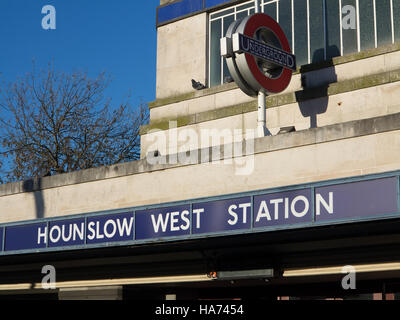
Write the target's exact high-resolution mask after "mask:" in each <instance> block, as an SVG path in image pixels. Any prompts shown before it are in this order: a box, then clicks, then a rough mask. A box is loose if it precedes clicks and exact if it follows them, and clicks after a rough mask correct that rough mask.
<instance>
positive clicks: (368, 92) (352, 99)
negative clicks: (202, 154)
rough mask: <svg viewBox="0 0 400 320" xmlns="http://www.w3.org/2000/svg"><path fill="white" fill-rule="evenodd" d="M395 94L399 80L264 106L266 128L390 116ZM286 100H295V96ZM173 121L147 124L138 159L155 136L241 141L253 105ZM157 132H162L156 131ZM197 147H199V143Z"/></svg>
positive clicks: (253, 118) (399, 105) (252, 118)
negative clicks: (214, 135) (211, 135)
mask: <svg viewBox="0 0 400 320" xmlns="http://www.w3.org/2000/svg"><path fill="white" fill-rule="evenodd" d="M346 91H347V90H346ZM399 94H400V81H398V82H393V83H391V82H389V83H386V84H383V85H377V86H371V87H368V88H363V89H359V90H354V91H347V92H344V93H340V94H334V95H331V96H326V97H321V98H314V99H310V100H304V101H299V102H294V103H293V102H292V103H285V102H284V103H283V104H282V105H279V106H277V107H268V109H267V113H266V114H267V116H266V119H267V128H268V129H269V131H270V132H271V133H272V134H277V133H278V132H279V130H280V128H283V127H288V126H294V127H295V128H296V130H297V131H299V130H305V129H308V128H314V127H323V126H327V125H332V124H335V123H342V122H348V121H354V120H358V119H367V118H373V117H379V116H383V115H387V114H394V113H397V112H400V102H399V101H398V96H399ZM290 98H293V99H294V100H296V97H290ZM293 99H292V100H293ZM271 103H272V102H271ZM274 103H276V104H280V102H279V101H275V102H274ZM267 104H268V103H267ZM177 120H178V121H177V122H176V126H177V127H178V128H177V129H170V125H173V123H170V122H169V121H165V122H159V123H157V122H155V123H153V124H151V125H150V128H149V129H150V131H148V132H147V134H144V133H145V132H142V135H141V146H142V150H141V151H142V155H141V156H142V158H144V157H145V155H146V154H147V153H148V152H150V151H152V150H154V148H153V146H154V142H155V141H157V140H159V137H162V136H165V137H167V138H168V137H169V136H170V135H173V134H174V132H176V133H175V134H176V135H178V136H181V137H185V136H186V135H187V134H188V133H191V132H192V131H193V132H194V133H195V135H197V136H199V137H200V136H201V134H202V132H204V131H205V130H217V131H219V132H221V133H222V132H223V131H226V130H230V132H231V134H234V135H235V136H236V135H237V134H238V137H237V138H238V139H242V138H243V137H244V134H245V132H246V130H248V129H253V130H255V129H256V127H257V103H256V101H254V102H251V103H248V104H243V105H236V106H232V107H230V108H222V109H217V110H214V111H207V112H203V113H198V114H196V115H190V116H185V117H181V118H177ZM238 129H240V130H241V132H242V133H243V134H242V133H240V132H239V133H236V134H235V130H238ZM159 130H163V131H162V132H158V131H159ZM168 139H169V138H168ZM179 140H181V141H180V142H179V144H178V148H180V147H185V148H187V149H190V148H194V149H196V148H197V146H196V145H193V146H191V145H190V143H189V142H188V141H186V140H184V139H183V138H181V139H179ZM220 143H223V142H218V141H215V142H214V143H212V144H211V143H210V144H207V143H206V142H205V141H202V146H203V147H207V146H209V145H218V144H220ZM197 144H198V145H200V144H199V142H197ZM169 149H171V148H168V149H163V150H160V151H162V153H163V154H166V153H171V152H172V153H173V152H174V151H173V150H172V151H170V150H169Z"/></svg>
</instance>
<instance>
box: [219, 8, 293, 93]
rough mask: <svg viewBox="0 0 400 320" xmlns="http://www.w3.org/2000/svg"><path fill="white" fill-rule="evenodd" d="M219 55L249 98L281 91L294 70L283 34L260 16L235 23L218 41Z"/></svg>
mask: <svg viewBox="0 0 400 320" xmlns="http://www.w3.org/2000/svg"><path fill="white" fill-rule="evenodd" d="M221 55H222V56H224V57H225V58H226V62H227V65H228V69H229V72H230V74H231V76H232V78H233V80H235V82H236V83H237V85H238V86H239V87H240V88H241V89H242V91H243V92H245V93H246V94H248V95H249V96H257V95H258V93H259V92H260V91H263V92H265V93H267V94H271V93H278V92H282V91H283V90H285V89H286V87H287V86H288V85H289V83H290V80H291V78H292V73H293V71H295V70H296V57H295V56H294V55H292V54H291V50H290V46H289V42H288V40H287V38H286V36H285V33H284V32H283V30H282V28H281V27H280V26H279V24H278V23H277V22H276V21H275V20H274V19H272V18H271V17H270V16H268V15H266V14H263V13H256V14H253V15H251V16H248V17H246V18H244V19H242V20H237V21H234V22H233V23H232V24H231V25H230V26H229V28H228V31H227V33H226V36H225V38H222V39H221Z"/></svg>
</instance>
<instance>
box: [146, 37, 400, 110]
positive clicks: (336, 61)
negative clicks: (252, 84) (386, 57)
mask: <svg viewBox="0 0 400 320" xmlns="http://www.w3.org/2000/svg"><path fill="white" fill-rule="evenodd" d="M399 50H400V42H399V43H394V44H390V45H385V46H382V47H379V48H373V49H369V50H365V51H362V52H356V53H352V54H348V55H345V56H340V57H335V58H333V59H331V60H326V61H323V62H320V63H311V64H307V65H304V66H301V67H299V68H297V71H296V72H294V74H299V73H300V74H303V73H307V72H311V71H316V70H320V69H325V68H329V67H332V66H336V65H340V64H344V63H349V62H354V61H357V60H362V59H366V58H371V57H375V56H379V55H382V54H387V53H391V52H395V51H399ZM233 89H239V87H238V86H237V85H236V83H226V84H223V85H219V86H215V87H211V88H207V89H204V90H200V91H192V92H188V93H185V94H182V95H178V96H172V97H167V98H161V99H157V100H155V101H153V102H150V103H149V108H150V109H153V108H158V107H162V106H165V105H169V104H172V103H178V102H182V101H185V100H190V99H195V98H199V97H204V96H208V95H212V94H216V93H220V92H224V91H228V90H233Z"/></svg>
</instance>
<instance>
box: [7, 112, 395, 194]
mask: <svg viewBox="0 0 400 320" xmlns="http://www.w3.org/2000/svg"><path fill="white" fill-rule="evenodd" d="M396 130H400V113H396V114H391V115H386V116H382V117H376V118H370V119H365V120H356V121H351V122H345V123H340V124H334V125H330V126H326V127H321V128H313V129H308V130H303V131H298V132H293V133H287V134H282V135H277V136H269V137H263V138H257V139H255V141H254V154H258V153H265V152H273V151H278V150H282V149H290V148H297V147H302V146H307V145H312V144H320V143H327V142H331V141H336V140H343V139H350V138H357V137H362V136H366V135H372V134H378V133H384V132H389V131H396ZM225 148H227V149H228V150H232V146H228V147H227V146H224V145H221V146H217V147H210V148H205V149H199V150H196V151H197V153H196V152H193V154H195V155H196V154H197V158H195V159H194V160H196V161H194V162H192V161H189V162H187V163H181V164H168V159H169V158H170V157H171V158H173V159H182V158H184V157H185V155H186V154H181V155H179V154H178V155H176V154H175V155H169V156H164V157H160V160H161V161H160V162H161V163H167V164H155V165H151V164H149V162H148V161H147V160H146V159H143V160H138V161H132V162H127V163H123V164H118V165H113V166H109V167H100V168H94V169H88V170H82V171H76V172H72V173H67V174H60V175H56V176H52V177H44V178H36V179H32V180H29V181H24V182H15V183H10V184H4V185H0V196H8V195H13V194H18V193H24V192H35V191H39V190H44V189H50V188H57V187H63V186H68V185H74V184H81V183H88V182H93V181H96V180H106V179H113V178H118V177H123V176H128V175H135V174H142V173H151V172H155V171H159V170H167V169H172V168H178V167H182V166H188V165H196V164H200V163H209V162H212V161H215V160H223V159H225V158H230V157H232V156H231V155H228V156H227V157H225V156H224V150H225ZM242 148H243V149H242V150H243V154H244V155H245V154H246V152H245V150H246V144H245V143H244V144H243V145H242ZM215 149H219V151H220V156H219V158H218V159H215V158H214V159H212V157H211V156H210V155H213V154H214V153H213V151H215ZM204 154H206V155H208V157H203V155H204ZM190 160H193V159H190Z"/></svg>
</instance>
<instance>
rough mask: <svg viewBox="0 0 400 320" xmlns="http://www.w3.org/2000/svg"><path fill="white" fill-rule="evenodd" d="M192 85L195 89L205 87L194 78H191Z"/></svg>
mask: <svg viewBox="0 0 400 320" xmlns="http://www.w3.org/2000/svg"><path fill="white" fill-rule="evenodd" d="M192 87H193V89H196V90H203V89H205V88H206V86H205V85H204V84H202V83H200V82H198V81H196V80H194V79H192Z"/></svg>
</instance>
